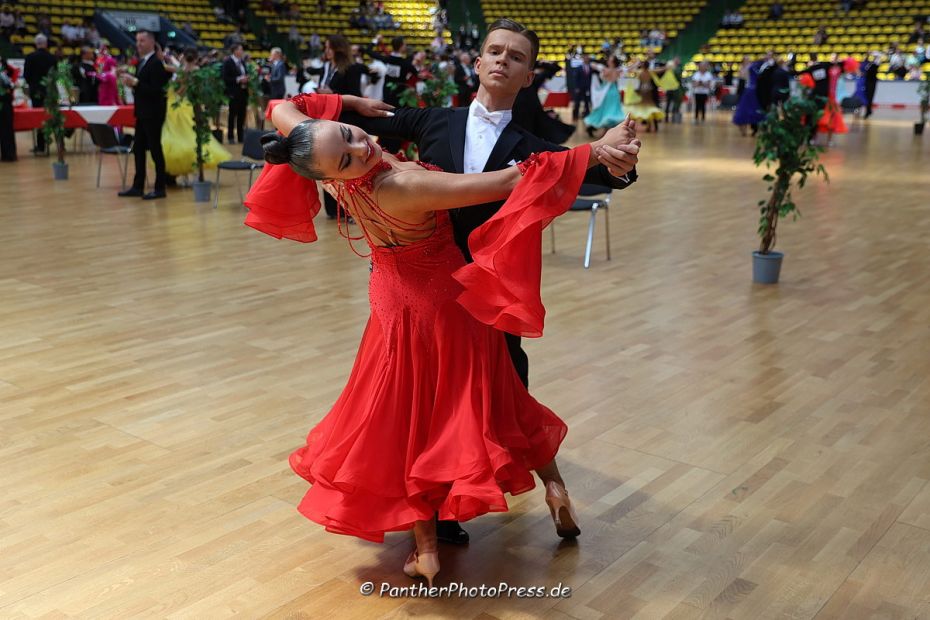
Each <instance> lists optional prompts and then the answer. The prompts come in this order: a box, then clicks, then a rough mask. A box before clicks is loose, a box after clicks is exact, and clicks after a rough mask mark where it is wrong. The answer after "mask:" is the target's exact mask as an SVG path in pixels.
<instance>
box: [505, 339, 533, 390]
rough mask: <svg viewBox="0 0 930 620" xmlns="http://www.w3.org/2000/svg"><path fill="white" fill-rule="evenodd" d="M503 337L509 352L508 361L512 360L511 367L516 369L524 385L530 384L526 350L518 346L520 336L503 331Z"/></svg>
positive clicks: (528, 361)
mask: <svg viewBox="0 0 930 620" xmlns="http://www.w3.org/2000/svg"><path fill="white" fill-rule="evenodd" d="M504 339H505V340H507V351H508V353H510V361H512V362H513V368H514V370H516V371H517V375H518V376H519V377H520V381H522V382H523V385H524V386H525V387H529V386H530V360H529V358H527V357H526V351H524V350H523V347H521V346H520V340H521V339H520V336H514V335H513V334H508V333H506V332H505V333H504Z"/></svg>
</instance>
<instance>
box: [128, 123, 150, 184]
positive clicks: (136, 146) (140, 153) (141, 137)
mask: <svg viewBox="0 0 930 620" xmlns="http://www.w3.org/2000/svg"><path fill="white" fill-rule="evenodd" d="M148 148H149V136H148V132H147V131H146V123H145V121H144V120H143V119H141V118H137V119H136V137H135V138H134V139H133V142H132V153H133V157H134V158H135V160H136V174H135V176H134V177H132V189H135V190H138V191H140V192H141V191H145V154H146V152H147V151H148Z"/></svg>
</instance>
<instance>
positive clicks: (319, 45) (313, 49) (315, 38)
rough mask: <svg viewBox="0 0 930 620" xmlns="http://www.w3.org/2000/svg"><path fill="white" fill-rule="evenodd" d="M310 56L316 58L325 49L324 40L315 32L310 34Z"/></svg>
mask: <svg viewBox="0 0 930 620" xmlns="http://www.w3.org/2000/svg"><path fill="white" fill-rule="evenodd" d="M309 47H310V56H311V57H313V58H316V57H317V56H319V55H320V52H322V51H323V41H322V40H320V35H319V34H317V33H316V32H314V33H313V34H311V35H310V44H309Z"/></svg>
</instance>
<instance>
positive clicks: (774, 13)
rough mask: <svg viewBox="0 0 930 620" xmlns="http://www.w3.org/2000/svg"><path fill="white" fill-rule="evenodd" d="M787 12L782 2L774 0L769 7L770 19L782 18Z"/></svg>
mask: <svg viewBox="0 0 930 620" xmlns="http://www.w3.org/2000/svg"><path fill="white" fill-rule="evenodd" d="M784 14H785V6H784V5H783V4H782V3H781V2H773V3H772V6H770V7H769V19H781V18H782V16H783V15H784Z"/></svg>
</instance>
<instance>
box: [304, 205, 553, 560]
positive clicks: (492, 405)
mask: <svg viewBox="0 0 930 620" xmlns="http://www.w3.org/2000/svg"><path fill="white" fill-rule="evenodd" d="M372 262H373V271H372V275H371V283H370V290H369V295H370V301H371V318H370V319H369V321H368V326H367V328H366V329H365V333H364V336H363V337H362V342H361V345H360V346H359V350H358V356H357V358H356V362H355V366H354V368H353V369H352V373H351V376H350V377H349V381H348V384H347V385H346V387H345V390H344V391H343V392H342V395H341V396H340V398H339V399H338V401H337V402H336V404H335V406H334V407H333V409H332V410H331V411H330V412H329V413H328V414H327V415H326V417H325V418H324V419H323V420H322V421H321V422H320V423H319V424H318V425H317V426H316V427H314V428H313V430H311V431H310V434H309V435H308V436H307V442H306V445H305V446H303V447H301V448H300V449H298V450H296V451H295V452H293V453H292V454H291V456H290V465H291V467H292V468H293V470H294V471H295V472H297V474H299V475H300V476H302V477H303V478H305V479H306V480H307V481H308V482H310V483H311V484H312V485H313V486H311V487H310V490H309V491H307V493H306V495H304V498H303V500H302V501H301V502H300V505H299V507H298V509H299V510H300V512H301V513H302V514H303V515H305V516H306V517H308V518H309V519H311V520H313V521H316V522H317V523H320V524H322V525H324V526H325V527H326V529H327V530H328V531H331V532H335V533H339V534H351V535H354V536H358V537H359V538H363V539H365V540H371V541H375V542H381V541H383V540H384V533H385V532H393V531H399V530H407V529H410V528H411V527H412V526H413V523H414V521H417V520H426V519H431V518H432V517H433V515H434V513H436V512H438V513H439V518H441V519H455V520H458V521H467V520H469V519H472V518H474V517H477V516H479V515H482V514H485V513H488V512H502V511H506V510H507V502H506V500H505V499H504V492H508V493H511V494H512V495H516V494H519V493H523V492H525V491H528V490H530V489H532V488H533V487H534V485H535V482H534V480H533V475H532V470H533V469H536V468H539V467H541V466H543V465H545V464H547V463H548V462H549V461H551V460H552V459H553V457H554V456H555V454H556V452H557V451H558V448H559V444H560V443H561V442H562V439H563V438H564V437H565V434H566V432H567V427H566V425H565V423H564V422H563V421H562V420H560V419H559V418H558V417H557V416H556V415H555V414H554V413H553V412H552V411H550V410H549V409H548V408H546V407H545V406H543V405H541V404H540V403H538V402H537V401H536V400H535V399H534V398H533V397H532V396H530V395H529V393H528V392H527V391H526V388H525V387H524V386H523V384H522V383H521V382H520V378H519V377H518V376H517V373H516V371H515V370H514V368H513V363H512V362H511V360H510V356H509V354H508V351H507V345H506V343H505V340H504V335H503V333H502V332H500V331H498V330H497V329H494V328H493V327H490V326H488V325H485V324H483V323H479V322H478V321H477V320H475V319H474V318H473V317H472V316H471V315H470V314H469V313H468V312H467V311H466V310H465V309H464V308H463V307H462V305H460V304H459V303H458V302H457V301H456V298H457V297H458V296H459V294H460V293H462V291H463V287H462V285H461V284H459V283H458V281H456V280H455V279H454V278H453V277H452V274H453V272H455V271H456V270H458V269H459V268H461V267H462V266H464V264H465V261H464V259H463V258H462V254H461V252H460V251H459V249H458V248H457V247H456V245H455V243H454V241H453V238H452V228H451V225H450V224H449V218H448V216H447V214H446V213H445V212H440V213H438V227H437V229H436V231H435V232H434V233H433V235H432V236H431V237H430V238H429V239H427V240H425V241H421V242H418V243H416V244H414V245H411V246H406V247H402V248H392V249H389V248H375V249H373V254H372Z"/></svg>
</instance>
